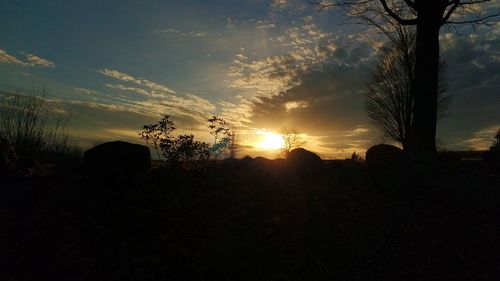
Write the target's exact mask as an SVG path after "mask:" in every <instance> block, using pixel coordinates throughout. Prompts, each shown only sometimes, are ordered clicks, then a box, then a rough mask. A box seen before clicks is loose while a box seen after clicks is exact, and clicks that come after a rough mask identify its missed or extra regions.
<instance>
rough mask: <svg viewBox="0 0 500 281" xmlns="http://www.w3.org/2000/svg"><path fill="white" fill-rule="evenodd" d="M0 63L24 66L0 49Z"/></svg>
mask: <svg viewBox="0 0 500 281" xmlns="http://www.w3.org/2000/svg"><path fill="white" fill-rule="evenodd" d="M0 63H5V64H16V65H24V62H22V61H20V60H19V59H17V58H16V57H14V56H12V55H9V54H8V53H7V52H6V51H5V50H4V49H0Z"/></svg>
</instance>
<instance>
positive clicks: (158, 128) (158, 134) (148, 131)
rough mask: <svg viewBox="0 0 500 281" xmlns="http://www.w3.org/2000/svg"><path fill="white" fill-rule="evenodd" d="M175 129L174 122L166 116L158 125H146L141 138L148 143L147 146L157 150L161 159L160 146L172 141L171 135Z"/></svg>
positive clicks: (140, 134)
mask: <svg viewBox="0 0 500 281" xmlns="http://www.w3.org/2000/svg"><path fill="white" fill-rule="evenodd" d="M175 129H176V128H175V127H174V122H173V121H172V120H170V116H169V115H164V116H163V117H162V118H161V119H160V121H158V123H155V124H151V125H144V126H143V128H142V131H141V132H140V133H139V136H140V137H141V139H143V140H144V141H145V142H146V145H148V146H151V147H153V148H154V149H155V151H156V155H157V157H158V159H161V157H160V151H159V149H160V145H161V144H162V143H164V142H167V141H168V140H170V139H172V135H171V133H172V132H173V131H174V130H175Z"/></svg>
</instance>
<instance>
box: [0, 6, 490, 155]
mask: <svg viewBox="0 0 500 281" xmlns="http://www.w3.org/2000/svg"><path fill="white" fill-rule="evenodd" d="M498 7H499V2H498V1H493V2H492V3H490V4H489V5H488V7H486V8H484V7H483V9H488V11H498ZM345 21H346V18H344V16H343V15H342V14H341V13H340V12H339V11H327V12H322V13H318V12H317V11H315V9H314V7H313V6H311V5H310V4H309V1H302V0H240V1H229V0H226V1H222V0H218V1H171V0H149V1H139V0H136V1H132V0H126V1H124V0H122V1H94V0H86V1H84V0H74V1H62V0H61V1H59V0H54V1H40V0H38V1H34V0H33V1H29V0H25V1H21V0H18V1H14V0H0V90H2V91H4V92H15V91H27V90H30V89H32V88H33V87H34V86H36V87H39V86H45V87H47V88H48V89H49V91H50V98H51V100H52V102H53V104H54V106H55V107H57V108H58V109H60V110H59V111H61V112H65V114H67V115H68V116H69V117H70V123H69V128H70V135H71V136H72V137H73V139H74V140H75V141H77V142H80V143H81V144H82V145H91V144H92V143H94V142H97V141H106V140H111V139H126V140H133V141H139V140H138V139H137V138H136V134H137V132H138V131H139V130H140V128H141V126H142V125H143V124H147V123H151V122H154V121H155V120H158V119H159V116H160V115H161V114H170V115H172V116H173V120H174V121H175V122H176V123H177V124H178V127H179V128H180V129H179V133H184V132H188V133H189V132H190V133H194V134H195V135H196V136H197V137H198V138H200V139H204V140H208V138H209V135H208V133H207V132H206V131H207V130H206V124H205V120H206V119H207V118H208V117H209V116H210V115H211V114H219V115H222V116H224V117H225V118H226V119H227V120H229V121H230V122H231V124H232V125H233V126H234V128H235V129H236V130H237V131H238V132H239V135H240V137H239V139H240V141H241V143H242V144H243V145H244V146H245V151H244V153H250V154H253V155H257V154H263V155H265V156H271V153H272V152H269V151H260V150H259V148H258V146H257V145H255V144H256V143H258V141H259V139H260V138H262V137H263V136H265V134H266V133H267V132H273V131H274V132H277V131H279V129H280V128H283V127H295V128H297V129H298V130H300V131H302V132H304V133H305V134H307V144H306V145H307V146H308V147H309V148H310V149H312V150H315V151H317V152H319V153H320V154H321V155H323V156H325V157H334V158H335V157H344V156H346V155H349V154H350V153H351V152H352V151H358V152H363V151H364V150H366V148H368V147H369V146H370V145H372V144H374V143H377V142H378V141H379V139H380V134H379V133H378V132H377V130H376V129H375V128H374V127H373V126H372V125H371V123H370V121H369V120H368V118H367V117H366V114H365V112H364V109H363V101H364V100H363V94H362V92H363V90H364V89H365V85H366V83H367V82H368V81H369V78H370V71H371V69H372V67H373V64H374V62H375V60H376V58H377V55H378V49H379V47H380V46H382V45H383V43H384V42H383V40H384V39H383V38H382V37H380V36H376V35H374V33H373V32H371V31H369V30H368V29H367V27H366V26H359V25H353V24H342V23H344V22H345ZM499 36H500V25H499V24H498V23H497V24H494V25H493V26H488V27H479V28H478V29H477V30H476V31H473V30H471V29H470V27H467V26H464V27H458V32H456V31H454V30H452V29H448V28H446V27H444V28H443V29H442V32H441V54H442V57H443V59H444V60H445V61H446V62H447V64H448V75H447V76H448V84H449V92H450V93H451V94H452V96H453V103H452V107H451V110H450V111H449V114H448V116H447V117H446V118H445V119H443V120H442V121H441V122H440V125H439V129H438V130H439V131H438V138H439V139H440V140H441V143H442V144H443V145H444V146H445V147H447V148H450V149H473V148H475V149H482V148H486V147H487V146H488V145H489V144H490V143H491V137H492V135H493V133H492V132H495V131H496V130H497V129H498V128H499V127H500V110H498V109H499V108H500V95H499V90H498V89H499V88H500V77H499V73H500V50H499V46H500V44H499V43H500V39H499Z"/></svg>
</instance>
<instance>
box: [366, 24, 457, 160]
mask: <svg viewBox="0 0 500 281" xmlns="http://www.w3.org/2000/svg"><path fill="white" fill-rule="evenodd" d="M396 36H397V38H395V41H392V42H391V43H390V44H389V45H388V46H387V47H383V48H382V50H381V53H382V55H381V57H380V59H379V61H378V63H377V65H376V66H375V69H374V70H373V78H372V81H371V82H370V84H369V85H368V91H367V92H366V93H365V96H366V98H367V100H366V104H365V108H366V111H367V113H368V116H369V117H370V118H371V119H372V121H373V122H374V124H375V125H377V126H378V127H379V128H380V129H381V131H382V133H383V134H384V136H385V137H389V138H391V139H392V140H394V141H397V142H399V143H401V145H402V146H403V150H404V151H406V152H407V150H408V145H409V143H411V133H412V122H413V113H414V100H415V97H414V95H413V91H412V85H413V82H414V78H415V77H414V67H415V43H416V40H415V38H416V36H415V32H414V30H413V29H410V28H408V27H404V26H398V27H397V30H396ZM439 70H440V71H439V77H440V79H439V91H438V115H439V116H443V114H444V112H445V111H446V110H447V109H448V108H449V105H450V101H451V96H450V95H446V94H445V93H446V83H445V79H444V63H443V62H442V63H441V65H440V69H439Z"/></svg>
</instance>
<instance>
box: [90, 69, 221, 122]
mask: <svg viewBox="0 0 500 281" xmlns="http://www.w3.org/2000/svg"><path fill="white" fill-rule="evenodd" d="M99 73H101V74H103V75H105V76H107V77H111V78H114V79H117V80H120V81H123V82H126V83H130V84H133V85H135V86H131V85H124V84H111V83H106V84H105V86H106V87H108V88H110V89H114V90H119V91H126V92H133V93H136V94H138V95H140V96H141V98H133V97H121V100H120V101H119V102H117V101H115V102H114V103H113V104H114V105H125V107H126V108H127V110H133V111H134V112H137V113H140V114H146V115H151V116H160V115H163V114H170V115H173V116H184V117H187V118H190V119H192V120H194V121H195V122H198V123H203V122H205V121H206V119H207V116H209V115H211V114H213V112H214V111H215V110H216V107H215V106H214V105H213V104H212V103H211V102H210V101H208V100H207V99H204V98H202V97H200V96H197V95H194V94H191V93H185V94H184V95H182V96H181V95H179V94H177V92H176V91H174V90H172V89H171V88H169V87H167V86H165V85H162V84H160V83H157V82H153V81H150V80H147V79H145V78H142V77H139V78H137V77H134V76H132V75H129V74H126V73H124V72H121V71H118V70H113V69H108V68H106V69H102V70H100V71H99ZM115 108H116V107H115Z"/></svg>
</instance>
